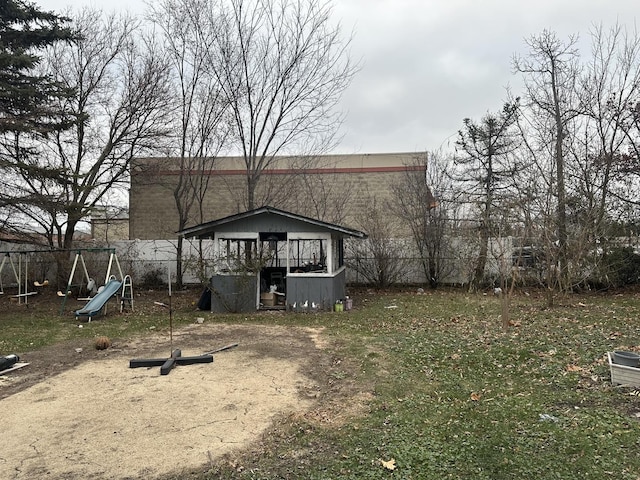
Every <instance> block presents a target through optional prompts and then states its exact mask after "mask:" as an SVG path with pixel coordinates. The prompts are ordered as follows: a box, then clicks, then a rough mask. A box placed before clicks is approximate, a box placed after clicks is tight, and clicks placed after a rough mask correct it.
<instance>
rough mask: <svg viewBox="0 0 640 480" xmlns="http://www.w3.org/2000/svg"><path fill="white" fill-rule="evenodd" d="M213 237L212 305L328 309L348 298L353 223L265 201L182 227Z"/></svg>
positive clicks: (223, 307) (222, 308)
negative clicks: (347, 245)
mask: <svg viewBox="0 0 640 480" xmlns="http://www.w3.org/2000/svg"><path fill="white" fill-rule="evenodd" d="M178 233H179V235H182V236H184V237H185V238H193V237H196V238H201V239H205V238H206V239H213V253H212V256H213V259H214V262H213V264H214V265H213V267H214V273H213V275H212V277H211V283H210V289H211V310H212V311H214V312H246V311H252V310H256V309H261V308H262V309H290V310H308V311H312V310H320V309H322V310H328V309H331V308H333V305H334V304H335V303H336V302H337V301H339V300H343V299H344V298H345V293H346V271H345V269H346V267H345V265H344V239H345V238H347V237H354V238H360V239H363V238H366V234H365V233H363V232H361V231H358V230H354V229H351V228H347V227H343V226H340V225H335V224H332V223H327V222H323V221H321V220H316V219H313V218H309V217H304V216H302V215H298V214H295V213H291V212H287V211H284V210H280V209H277V208H274V207H269V206H265V207H260V208H257V209H255V210H250V211H247V212H244V213H239V214H236V215H231V216H228V217H224V218H221V219H219V220H213V221H211V222H207V223H203V224H200V225H196V226H194V227H191V228H187V229H185V230H182V231H181V232H178Z"/></svg>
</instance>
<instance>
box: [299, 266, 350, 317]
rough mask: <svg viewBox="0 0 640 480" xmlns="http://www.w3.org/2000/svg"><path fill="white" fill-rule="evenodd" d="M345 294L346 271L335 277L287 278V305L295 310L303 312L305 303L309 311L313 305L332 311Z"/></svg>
mask: <svg viewBox="0 0 640 480" xmlns="http://www.w3.org/2000/svg"><path fill="white" fill-rule="evenodd" d="M345 292H346V275H345V271H344V270H341V271H340V272H338V274H337V275H335V276H333V277H320V276H318V277H311V276H309V277H294V276H291V275H290V276H288V277H287V305H288V307H289V308H291V309H293V310H303V309H304V307H303V305H305V303H306V305H307V309H308V310H311V308H312V305H313V304H315V305H316V306H317V308H318V309H321V310H331V309H332V308H333V304H334V303H336V300H342V299H344V296H345ZM294 305H295V306H294Z"/></svg>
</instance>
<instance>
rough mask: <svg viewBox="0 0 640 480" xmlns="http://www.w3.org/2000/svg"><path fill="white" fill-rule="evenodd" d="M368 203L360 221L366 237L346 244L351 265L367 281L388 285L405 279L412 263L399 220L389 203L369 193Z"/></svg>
mask: <svg viewBox="0 0 640 480" xmlns="http://www.w3.org/2000/svg"><path fill="white" fill-rule="evenodd" d="M368 205H369V210H368V215H366V216H365V217H361V218H360V219H359V221H358V222H357V223H358V225H357V227H358V228H360V229H362V230H363V231H364V232H366V233H367V238H366V239H365V240H359V241H357V242H349V243H348V244H347V248H346V250H347V253H348V257H349V261H348V263H349V268H352V269H354V271H356V272H357V273H358V274H360V275H362V277H363V278H364V279H365V280H366V282H368V283H371V284H373V285H375V286H376V287H378V288H386V287H388V286H390V285H393V284H394V283H397V282H400V281H402V280H406V274H407V269H408V267H409V263H410V262H409V259H408V255H407V250H408V249H407V248H406V245H405V243H404V241H403V239H402V238H401V236H400V235H399V233H400V229H401V225H400V222H399V221H398V219H397V218H395V217H393V216H391V217H390V216H389V215H388V211H389V207H388V206H387V205H386V203H385V202H380V201H378V200H376V198H375V197H374V196H371V195H369V197H368Z"/></svg>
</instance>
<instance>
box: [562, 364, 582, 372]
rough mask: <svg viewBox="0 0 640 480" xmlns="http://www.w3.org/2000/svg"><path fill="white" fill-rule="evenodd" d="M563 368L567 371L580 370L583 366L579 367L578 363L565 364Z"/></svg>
mask: <svg viewBox="0 0 640 480" xmlns="http://www.w3.org/2000/svg"><path fill="white" fill-rule="evenodd" d="M565 370H566V371H567V372H581V371H582V370H583V368H582V367H579V366H578V365H567V366H566V368H565Z"/></svg>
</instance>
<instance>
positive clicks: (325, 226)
mask: <svg viewBox="0 0 640 480" xmlns="http://www.w3.org/2000/svg"><path fill="white" fill-rule="evenodd" d="M266 214H270V215H276V216H280V217H283V218H288V219H292V220H296V221H300V222H304V223H307V224H309V225H315V226H317V227H321V229H322V230H329V231H332V232H336V233H340V234H342V235H346V236H350V237H356V238H366V237H367V235H366V234H365V233H364V232H361V231H359V230H354V229H352V228H348V227H343V226H340V225H336V224H334V223H328V222H323V221H322V220H316V219H314V218H310V217H305V216H303V215H298V214H297V213H291V212H287V211H285V210H280V209H279V208H275V207H269V206H264V207H260V208H256V209H254V210H249V211H246V212H243V213H236V214H235V215H229V216H228V217H224V218H220V219H218V220H212V221H210V222H206V223H201V224H200V225H195V226H193V227H189V228H185V229H184V230H181V231H179V232H178V235H180V236H183V237H185V238H191V237H199V238H206V237H211V236H213V233H214V232H215V231H216V230H217V229H218V228H219V227H221V226H223V225H224V226H228V225H230V224H233V223H234V222H238V221H240V220H247V219H250V218H251V217H258V216H261V215H266Z"/></svg>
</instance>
